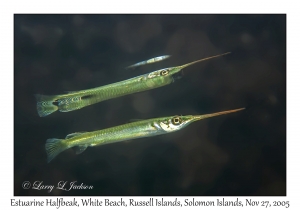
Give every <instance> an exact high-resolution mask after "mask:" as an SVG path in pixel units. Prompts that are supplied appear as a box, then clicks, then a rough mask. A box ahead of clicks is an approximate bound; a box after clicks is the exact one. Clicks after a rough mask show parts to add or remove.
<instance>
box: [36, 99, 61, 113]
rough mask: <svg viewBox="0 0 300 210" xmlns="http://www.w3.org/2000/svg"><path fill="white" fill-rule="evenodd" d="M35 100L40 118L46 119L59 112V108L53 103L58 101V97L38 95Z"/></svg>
mask: <svg viewBox="0 0 300 210" xmlns="http://www.w3.org/2000/svg"><path fill="white" fill-rule="evenodd" d="M35 98H36V101H37V103H36V106H37V111H38V114H39V116H40V117H45V116H47V115H49V114H51V113H53V112H55V111H56V110H58V107H57V106H56V105H54V104H53V102H55V100H56V99H57V98H56V96H45V95H40V94H36V95H35Z"/></svg>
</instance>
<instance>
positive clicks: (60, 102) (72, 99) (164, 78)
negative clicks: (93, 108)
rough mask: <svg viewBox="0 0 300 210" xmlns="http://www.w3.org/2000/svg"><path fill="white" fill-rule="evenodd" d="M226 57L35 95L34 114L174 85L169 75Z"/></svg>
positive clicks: (70, 108) (48, 112) (42, 114)
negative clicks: (35, 110)
mask: <svg viewBox="0 0 300 210" xmlns="http://www.w3.org/2000/svg"><path fill="white" fill-rule="evenodd" d="M227 54H229V52H228V53H224V54H220V55H215V56H211V57H208V58H204V59H201V60H197V61H193V62H191V63H187V64H184V65H181V66H175V67H169V68H165V69H160V70H157V71H153V72H151V73H147V74H143V75H140V76H137V77H134V78H131V79H127V80H123V81H120V82H116V83H112V84H108V85H104V86H101V87H96V88H91V89H86V90H79V91H72V92H67V93H66V94H61V95H50V96H48V95H41V94H36V95H35V97H36V100H37V111H38V114H39V116H40V117H45V116H47V115H49V114H51V113H53V112H55V111H57V110H59V111H60V112H70V111H74V110H77V109H81V108H83V107H86V106H89V105H92V104H95V103H99V102H101V101H105V100H108V99H112V98H117V97H121V96H125V95H129V94H133V93H138V92H142V91H146V90H151V89H154V88H158V87H162V86H165V85H168V84H170V83H172V82H174V78H173V77H172V75H174V74H176V73H178V72H180V71H181V70H182V69H184V68H186V67H188V66H191V65H193V64H195V63H199V62H202V61H205V60H209V59H212V58H217V57H220V56H223V55H227Z"/></svg>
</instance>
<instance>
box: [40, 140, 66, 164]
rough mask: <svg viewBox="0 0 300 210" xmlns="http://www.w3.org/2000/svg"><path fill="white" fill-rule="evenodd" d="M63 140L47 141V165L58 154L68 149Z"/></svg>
mask: <svg viewBox="0 0 300 210" xmlns="http://www.w3.org/2000/svg"><path fill="white" fill-rule="evenodd" d="M63 140H64V139H56V138H52V139H48V140H47V142H46V145H45V148H46V153H47V160H48V163H49V162H50V161H51V160H52V159H53V158H55V157H56V156H57V155H58V154H59V153H61V152H62V151H64V150H66V149H68V147H67V145H66V144H65V143H64V141H63Z"/></svg>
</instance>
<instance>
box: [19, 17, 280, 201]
mask: <svg viewBox="0 0 300 210" xmlns="http://www.w3.org/2000/svg"><path fill="white" fill-rule="evenodd" d="M14 23H15V25H14V195H186V196H188V195H195V196H196V195H211V196H214V195H222V196H226V195H232V196H239V195H248V196H251V195H286V16H285V15H15V16H14ZM228 51H231V52H232V53H231V54H230V55H226V56H224V57H221V58H216V59H212V60H209V61H205V62H203V63H198V64H195V65H193V66H190V67H188V68H186V69H185V70H184V71H183V77H182V78H181V79H180V80H178V81H176V82H175V83H173V84H171V85H168V86H165V87H162V88H158V89H154V90H151V91H147V92H142V93H137V94H132V95H128V96H124V97H120V98H116V99H111V100H108V101H104V102H101V103H98V104H95V105H93V106H89V107H86V108H83V109H81V110H78V111H74V112H68V113H61V112H55V113H54V114H51V115H49V116H47V117H44V118H40V117H39V116H38V115H37V111H36V102H35V98H34V94H36V93H40V94H49V95H51V94H60V93H63V91H72V90H81V89H87V88H92V87H98V86H102V85H106V84H109V83H113V82H118V81H121V80H125V79H128V78H131V77H134V76H137V75H140V74H144V73H147V72H151V71H154V70H157V69H160V68H165V67H171V66H177V65H182V64H184V63H188V62H191V61H194V60H198V59H201V58H204V57H208V56H212V55H216V54H219V53H225V52H228ZM166 54H170V55H172V57H171V58H169V59H168V60H165V61H163V62H159V63H156V64H152V65H147V66H143V67H140V68H137V69H133V70H126V69H125V67H126V66H128V65H131V64H134V63H137V62H139V61H142V60H146V59H149V58H152V57H156V56H160V55H166ZM240 107H246V108H247V109H246V110H244V111H241V112H238V113H234V114H230V115H224V116H219V117H215V118H211V119H206V120H203V121H199V122H197V123H193V124H191V125H190V126H188V127H186V128H185V129H183V130H181V131H178V132H176V133H171V134H168V135H163V136H157V137H152V138H143V139H138V140H132V141H127V142H120V143H115V144H108V145H104V146H100V147H90V148H88V149H87V150H86V151H85V152H84V153H82V154H80V155H76V154H75V153H74V151H73V150H72V149H69V150H66V151H64V152H62V153H61V154H59V155H58V156H57V157H56V158H55V159H54V160H53V161H52V162H50V163H49V164H47V161H46V153H45V142H46V140H47V139H48V138H64V137H65V136H66V135H67V134H69V133H73V132H78V131H94V130H100V129H103V128H108V127H111V126H116V125H120V124H124V123H128V122H129V121H130V119H148V118H155V117H162V116H172V115H190V114H206V113H212V112H218V111H224V110H229V109H235V108H240ZM62 180H64V181H68V182H71V181H77V184H81V183H83V184H85V185H92V186H94V189H93V190H71V191H69V192H67V191H62V190H53V191H52V192H51V193H48V192H47V190H40V191H38V190H34V189H28V190H25V189H23V188H22V183H23V182H24V181H30V182H31V183H34V181H43V185H57V183H58V182H59V181H62Z"/></svg>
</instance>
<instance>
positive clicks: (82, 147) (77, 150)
mask: <svg viewBox="0 0 300 210" xmlns="http://www.w3.org/2000/svg"><path fill="white" fill-rule="evenodd" d="M87 147H88V145H87V144H83V145H79V146H77V147H75V148H74V149H75V153H76V155H78V154H81V153H83V152H84V150H86V148H87Z"/></svg>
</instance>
